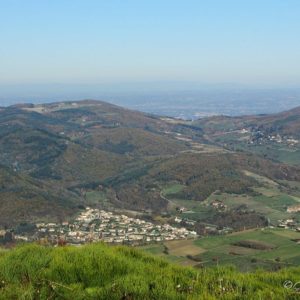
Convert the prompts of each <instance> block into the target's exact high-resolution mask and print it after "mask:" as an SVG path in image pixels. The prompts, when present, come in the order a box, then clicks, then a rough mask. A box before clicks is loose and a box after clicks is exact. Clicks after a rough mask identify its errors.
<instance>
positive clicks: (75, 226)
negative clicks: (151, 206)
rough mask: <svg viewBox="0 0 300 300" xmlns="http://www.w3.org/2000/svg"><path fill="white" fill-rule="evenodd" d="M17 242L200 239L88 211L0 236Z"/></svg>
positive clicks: (168, 227)
mask: <svg viewBox="0 0 300 300" xmlns="http://www.w3.org/2000/svg"><path fill="white" fill-rule="evenodd" d="M5 234H6V235H9V234H10V235H9V236H6V238H8V239H14V240H15V241H24V242H33V241H42V240H44V241H47V242H49V243H50V244H58V243H63V244H68V245H80V244H85V243H90V242H99V241H103V242H105V243H113V244H127V245H141V244H146V243H151V242H162V241H170V240H178V239H188V238H195V237H197V233H196V232H195V231H191V230H188V229H186V228H184V227H173V226H171V225H169V224H163V225H156V224H153V223H151V222H147V221H144V220H141V219H138V218H133V217H128V216H126V215H123V214H115V213H112V212H107V211H104V210H100V209H94V208H90V207H87V208H86V209H85V210H84V211H83V212H81V213H80V214H79V215H78V217H77V218H76V219H75V220H74V221H72V222H63V223H37V224H35V229H34V232H33V233H32V232H31V233H22V234H15V235H13V236H12V234H11V233H10V232H8V231H4V230H3V232H0V236H1V235H2V236H3V237H4V235H5Z"/></svg>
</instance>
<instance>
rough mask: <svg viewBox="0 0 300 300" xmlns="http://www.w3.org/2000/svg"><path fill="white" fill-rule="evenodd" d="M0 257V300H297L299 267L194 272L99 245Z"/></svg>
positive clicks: (31, 248) (28, 249) (24, 250)
mask: <svg viewBox="0 0 300 300" xmlns="http://www.w3.org/2000/svg"><path fill="white" fill-rule="evenodd" d="M0 253H1V254H0V299H299V293H298V292H297V290H296V288H297V286H296V287H294V288H293V287H291V283H290V282H292V283H296V282H297V281H298V280H299V278H300V268H290V269H284V270H281V271H279V272H276V273H270V272H265V271H258V272H256V273H239V272H237V271H236V270H234V268H232V267H218V268H212V269H201V270H195V269H191V268H184V267H179V266H175V265H171V264H169V263H167V262H166V261H164V260H161V259H158V258H154V257H152V256H149V255H147V254H145V253H143V252H141V251H139V250H136V249H134V248H128V247H111V246H106V245H104V244H91V245H86V246H83V247H57V248H53V247H44V246H38V245H26V246H20V247H18V248H16V249H13V250H10V251H4V252H0ZM288 281H289V282H288ZM284 285H285V286H284Z"/></svg>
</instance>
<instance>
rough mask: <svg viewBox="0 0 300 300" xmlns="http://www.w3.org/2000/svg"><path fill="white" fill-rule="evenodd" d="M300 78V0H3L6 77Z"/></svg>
mask: <svg viewBox="0 0 300 300" xmlns="http://www.w3.org/2000/svg"><path fill="white" fill-rule="evenodd" d="M130 81H132V82H133V81H141V82H142V81H179V82H180V81H186V82H187V81H195V82H202V83H227V82H230V83H242V84H244V83H245V84H254V85H255V84H268V85H281V86H284V85H294V86H297V85H298V86H300V1H299V0H203V1H202V0H120V1H117V0H26V1H25V0H0V85H9V84H49V83H51V84H53V83H59V84H74V83H75V84H76V83H80V84H87V83H88V84H95V83H114V82H130Z"/></svg>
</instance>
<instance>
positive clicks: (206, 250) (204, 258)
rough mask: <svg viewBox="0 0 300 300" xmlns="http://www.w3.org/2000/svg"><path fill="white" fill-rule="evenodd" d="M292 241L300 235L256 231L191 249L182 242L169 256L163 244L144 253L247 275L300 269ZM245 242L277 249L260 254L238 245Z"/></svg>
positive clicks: (172, 247)
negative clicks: (259, 270)
mask: <svg viewBox="0 0 300 300" xmlns="http://www.w3.org/2000/svg"><path fill="white" fill-rule="evenodd" d="M292 239H300V233H299V232H295V231H291V230H285V229H277V228H276V229H275V228H274V229H254V230H245V231H242V232H236V233H232V234H229V235H218V236H208V237H203V238H200V239H197V240H194V242H193V245H191V246H190V247H189V245H190V242H191V241H186V240H181V241H179V242H178V243H177V244H176V243H173V245H172V244H170V242H167V243H164V245H165V246H167V248H168V250H169V251H168V254H166V252H165V251H164V250H165V247H164V245H162V244H155V245H148V246H145V247H143V248H142V249H143V250H144V251H146V252H149V253H152V254H155V255H159V256H162V257H165V258H166V259H170V261H176V262H178V263H180V264H183V265H188V264H190V265H198V266H204V267H208V266H217V265H228V264H229V265H235V266H236V267H237V268H238V269H239V270H240V271H243V272H245V271H253V270H255V269H257V268H264V269H268V270H275V269H278V268H281V267H285V266H299V265H300V244H297V243H296V242H294V241H292ZM245 240H251V241H256V242H259V243H261V244H262V245H272V246H273V249H266V250H258V249H253V248H247V247H241V246H236V245H234V244H236V243H237V242H240V241H245ZM186 244H188V245H186ZM195 246H197V247H199V251H198V253H197V251H195ZM180 251H181V252H180ZM191 254H192V255H193V256H195V258H196V259H195V261H193V262H191V260H193V259H190V258H189V257H187V255H191Z"/></svg>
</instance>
